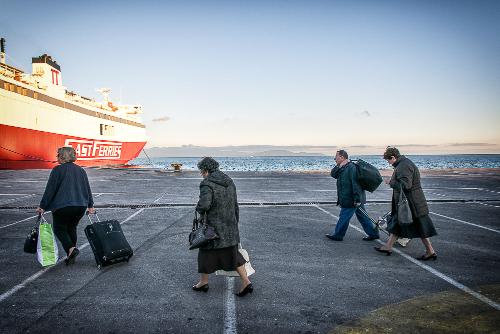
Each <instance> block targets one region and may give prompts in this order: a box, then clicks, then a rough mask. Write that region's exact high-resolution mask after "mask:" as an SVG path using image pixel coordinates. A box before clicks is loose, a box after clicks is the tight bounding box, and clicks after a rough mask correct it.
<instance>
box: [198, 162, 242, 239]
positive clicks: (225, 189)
mask: <svg viewBox="0 0 500 334" xmlns="http://www.w3.org/2000/svg"><path fill="white" fill-rule="evenodd" d="M196 211H198V212H199V213H200V214H201V215H203V214H205V213H206V214H207V223H208V224H209V225H211V226H213V227H215V230H216V231H217V234H218V235H219V237H220V239H217V240H214V242H213V245H212V246H210V247H209V249H213V248H225V247H230V246H235V245H237V244H238V243H239V242H240V234H239V230H238V221H239V219H240V217H239V214H240V210H239V207H238V199H237V197H236V187H235V185H234V182H233V180H231V178H230V177H229V176H227V175H226V174H224V173H223V172H221V171H215V172H213V173H210V174H209V175H208V177H207V178H206V179H204V180H203V181H201V183H200V199H199V200H198V204H197V205H196Z"/></svg>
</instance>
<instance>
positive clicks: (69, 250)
mask: <svg viewBox="0 0 500 334" xmlns="http://www.w3.org/2000/svg"><path fill="white" fill-rule="evenodd" d="M57 161H58V162H59V164H60V165H58V166H56V167H54V169H52V172H51V173H50V177H49V180H48V181H47V186H46V187H45V192H44V194H43V197H42V200H41V201H40V205H39V207H38V208H37V209H36V211H37V212H38V213H39V214H43V213H44V212H45V211H48V210H51V211H52V218H53V222H54V234H55V235H56V237H57V239H59V241H60V242H61V244H62V246H63V248H64V250H65V251H66V254H67V255H68V257H67V258H66V260H65V262H66V265H69V264H73V263H74V262H75V258H76V256H77V255H78V254H79V253H80V251H79V250H78V248H76V241H77V240H76V227H77V225H78V223H79V222H80V219H81V218H82V217H83V215H84V214H85V211H86V210H87V209H88V210H89V212H90V213H93V212H95V211H94V200H93V199H92V191H91V190H90V185H89V180H88V178H87V173H85V170H84V169H83V168H82V167H80V166H78V165H76V164H74V162H75V161H76V152H75V149H74V148H73V147H60V148H59V149H58V150H57Z"/></svg>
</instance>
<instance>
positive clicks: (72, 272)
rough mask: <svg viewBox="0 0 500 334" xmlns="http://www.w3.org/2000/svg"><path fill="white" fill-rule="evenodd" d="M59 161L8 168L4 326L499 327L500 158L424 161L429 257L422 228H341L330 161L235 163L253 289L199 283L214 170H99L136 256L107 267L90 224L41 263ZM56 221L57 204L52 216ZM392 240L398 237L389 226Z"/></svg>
mask: <svg viewBox="0 0 500 334" xmlns="http://www.w3.org/2000/svg"><path fill="white" fill-rule="evenodd" d="M49 172H50V171H49V170H24V171H23V170H21V171H0V180H1V182H0V252H1V257H0V266H1V268H2V269H1V272H2V275H1V277H0V310H1V312H0V332H2V333H18V332H30V333H44V332H48V331H51V332H56V333H59V332H65V333H80V332H93V333H138V332H149V333H160V332H162V333H163V332H168V333H200V332H203V333H237V332H240V333H269V332H273V333H275V334H276V333H328V332H333V333H347V332H350V333H353V332H354V333H356V332H363V333H380V332H406V333H418V332H436V333H437V332H439V333H446V332H449V333H452V332H453V333H459V332H463V333H476V332H477V333H479V332H481V333H488V332H491V333H492V332H498V331H499V325H500V316H499V315H500V218H499V217H500V170H498V169H497V170H468V171H465V170H462V171H451V170H450V171H439V172H429V173H423V177H422V182H423V188H424V191H425V194H426V196H427V198H428V200H429V207H430V211H431V214H430V216H431V218H432V219H433V221H434V224H435V226H436V229H437V231H438V234H439V235H438V236H436V237H434V238H432V242H433V245H434V247H435V249H436V251H437V253H438V260H437V261H432V262H420V261H416V260H414V257H416V256H420V255H421V254H422V253H423V245H422V244H421V242H420V240H412V241H411V242H410V243H409V245H408V246H407V247H405V248H403V247H396V248H395V253H393V255H392V256H390V257H389V256H383V255H382V254H379V253H376V252H375V251H374V250H373V247H374V246H377V245H379V243H378V242H377V241H372V242H365V241H362V240H361V238H362V237H363V236H364V233H362V230H361V228H360V225H359V223H358V222H357V220H356V219H355V218H353V220H352V221H351V227H350V228H349V230H348V232H347V235H346V237H345V239H344V241H342V242H334V241H331V240H329V239H327V238H325V236H324V235H325V233H329V232H330V231H331V229H332V228H333V227H334V224H335V222H336V217H337V216H338V214H339V208H338V207H336V206H335V200H336V192H335V182H334V180H333V179H332V178H331V177H329V175H328V174H326V173H313V174H307V173H271V172H269V173H252V172H232V173H228V174H229V175H230V176H232V177H233V179H234V181H235V184H236V186H237V189H238V199H239V202H240V205H241V209H240V212H241V213H240V218H241V219H240V233H241V239H242V243H243V246H244V247H245V248H246V249H247V250H248V252H249V254H250V258H251V262H252V265H253V267H254V268H255V269H256V271H257V272H256V274H255V275H253V276H251V280H252V282H253V284H254V286H255V291H254V293H253V294H252V295H249V296H247V297H245V298H238V297H235V296H234V295H233V294H232V292H233V291H236V290H237V289H238V286H239V282H238V280H237V279H234V278H226V277H218V276H213V277H212V276H211V281H210V290H209V292H208V293H196V292H194V291H192V290H191V285H192V284H194V283H196V282H197V280H198V274H197V272H196V271H197V267H196V257H197V252H196V251H188V249H187V235H188V233H189V231H190V229H191V221H192V218H193V207H194V204H195V203H196V200H197V197H198V184H199V182H200V180H201V178H200V176H199V174H198V173H195V172H180V173H173V172H162V171H155V170H146V169H145V170H132V169H130V170H123V169H99V168H88V169H87V173H88V175H89V179H90V182H91V187H92V190H93V192H94V196H95V202H96V207H97V208H98V212H99V215H100V217H101V219H118V220H119V221H121V222H122V227H123V230H124V233H125V235H126V237H127V239H128V241H129V242H130V244H131V246H132V247H133V249H134V256H133V257H132V259H131V260H130V262H129V263H122V264H117V265H114V266H111V267H105V268H103V269H101V270H98V269H97V268H96V266H95V261H94V258H93V255H92V251H91V249H90V247H89V246H88V244H87V240H86V238H85V235H84V233H83V227H84V226H85V225H86V224H88V221H87V220H86V218H84V219H82V221H81V223H80V226H79V242H78V244H79V247H80V249H81V254H80V256H79V257H78V258H77V262H76V264H75V265H73V266H70V267H66V266H65V265H64V262H63V263H61V262H60V263H58V264H57V265H55V266H53V267H50V268H47V269H42V268H41V266H40V265H39V264H38V262H37V261H36V258H35V256H33V255H31V254H26V253H23V252H22V246H23V242H24V238H25V236H26V234H27V233H28V232H29V230H30V228H31V227H32V226H33V224H34V223H35V215H34V207H36V205H37V204H38V202H39V201H40V198H41V196H42V194H43V190H44V187H45V184H46V181H47V178H48V175H49ZM390 196H391V190H390V189H389V188H388V187H386V186H385V185H382V186H381V188H380V190H377V191H376V192H375V193H374V194H368V201H369V203H368V205H367V210H368V212H369V213H370V214H371V215H372V216H373V217H378V216H380V215H382V214H383V213H385V212H386V211H387V210H388V209H389V206H390V204H389V201H390ZM46 216H47V219H48V220H49V221H51V216H50V214H48V215H46ZM381 235H382V240H385V239H386V236H385V235H384V234H381Z"/></svg>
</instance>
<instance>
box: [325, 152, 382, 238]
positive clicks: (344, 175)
mask: <svg viewBox="0 0 500 334" xmlns="http://www.w3.org/2000/svg"><path fill="white" fill-rule="evenodd" d="M335 162H336V163H337V166H335V167H334V168H333V169H332V171H331V173H330V175H331V176H332V177H333V178H335V179H337V205H338V206H340V215H339V221H338V222H337V225H336V226H335V231H334V233H333V234H327V235H326V237H327V238H329V239H331V240H335V241H342V240H343V238H344V235H345V234H346V232H347V228H348V227H349V221H350V220H351V218H352V216H353V215H354V213H356V217H357V218H358V220H359V222H360V223H361V226H362V227H363V230H364V231H365V232H366V234H368V236H366V237H364V238H363V240H365V241H371V240H375V239H378V238H379V234H378V231H377V230H376V229H375V227H374V226H373V223H372V222H371V221H370V219H369V218H368V217H366V216H365V215H363V214H362V213H361V212H360V210H358V207H362V208H363V209H364V204H365V203H366V195H365V191H364V190H363V189H362V188H361V186H360V185H359V183H358V180H357V172H356V166H355V165H354V163H352V162H351V161H350V160H349V155H348V154H347V152H346V151H344V150H339V151H337V153H336V154H335Z"/></svg>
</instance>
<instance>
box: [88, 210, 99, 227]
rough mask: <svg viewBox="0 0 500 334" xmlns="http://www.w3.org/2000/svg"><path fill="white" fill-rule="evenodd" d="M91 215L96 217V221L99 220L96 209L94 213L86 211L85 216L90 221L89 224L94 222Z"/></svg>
mask: <svg viewBox="0 0 500 334" xmlns="http://www.w3.org/2000/svg"><path fill="white" fill-rule="evenodd" d="M92 215H94V216H95V217H96V219H97V221H98V222H100V221H101V220H100V219H99V216H98V215H97V211H95V212H94V213H90V212H88V211H87V217H88V219H89V221H90V223H91V224H94V222H93V221H92V218H91V216H92Z"/></svg>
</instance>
